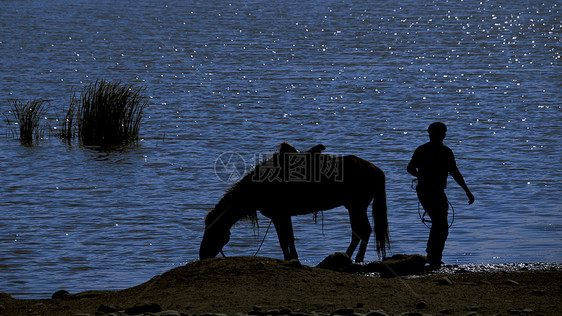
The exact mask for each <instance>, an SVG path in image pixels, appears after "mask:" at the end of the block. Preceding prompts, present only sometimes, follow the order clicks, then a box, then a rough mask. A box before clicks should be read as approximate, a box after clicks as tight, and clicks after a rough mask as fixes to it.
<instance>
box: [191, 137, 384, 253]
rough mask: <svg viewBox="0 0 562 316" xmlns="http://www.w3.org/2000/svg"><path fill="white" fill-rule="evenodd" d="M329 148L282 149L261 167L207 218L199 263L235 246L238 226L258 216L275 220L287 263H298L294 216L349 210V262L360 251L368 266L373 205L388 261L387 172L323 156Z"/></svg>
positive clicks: (353, 158)
mask: <svg viewBox="0 0 562 316" xmlns="http://www.w3.org/2000/svg"><path fill="white" fill-rule="evenodd" d="M324 149H325V147H324V146H323V145H317V146H314V147H313V148H311V149H310V150H308V151H305V152H300V151H297V150H296V149H295V148H294V147H293V146H291V145H290V144H289V143H286V142H285V143H282V144H281V146H280V148H279V152H277V153H274V154H273V155H272V156H271V157H270V158H269V159H266V160H264V161H262V162H261V163H258V164H257V165H256V166H255V168H254V169H253V170H252V171H250V172H249V173H248V174H246V175H245V176H244V177H243V178H242V179H241V180H239V181H238V182H237V183H235V184H234V185H233V186H232V187H231V188H230V189H229V190H227V192H226V193H225V194H224V195H223V197H222V198H221V200H220V201H219V202H218V203H217V205H216V206H215V208H214V209H213V210H211V211H210V212H209V213H208V214H207V217H206V218H205V232H204V235H203V240H202V242H201V247H200V249H199V257H200V258H201V259H205V258H213V257H215V256H217V255H218V254H219V253H220V252H222V248H223V247H224V246H225V245H226V244H227V243H228V241H229V240H230V229H231V227H232V226H233V225H234V224H235V223H236V222H238V221H240V220H242V219H248V220H250V221H252V222H253V223H254V224H255V223H256V222H257V211H259V212H260V213H261V214H263V215H264V216H266V217H268V218H270V219H271V221H272V222H273V224H274V227H275V229H276V231H277V236H278V238H279V243H280V246H281V249H282V250H283V255H284V259H285V260H290V259H298V254H297V251H296V249H295V238H294V235H293V226H292V223H291V216H296V215H303V214H311V213H317V212H319V211H324V210H329V209H333V208H335V207H338V206H342V205H343V206H345V207H346V208H347V210H348V212H349V219H350V223H351V230H352V236H351V243H350V244H349V247H348V249H347V251H346V253H347V255H348V256H349V257H352V256H353V253H354V252H355V249H356V248H357V246H358V245H359V243H361V245H360V246H359V250H358V252H357V255H356V257H355V261H356V262H362V261H363V260H364V257H365V252H366V250H367V243H368V241H369V237H370V235H371V232H372V229H371V225H370V224H369V219H368V216H367V209H368V206H369V204H370V203H371V201H373V220H374V227H375V239H376V248H377V252H378V254H379V256H381V255H382V256H383V257H384V256H385V254H386V248H387V247H389V245H390V242H389V236H388V221H387V214H386V194H385V176H384V173H383V172H382V170H381V169H379V168H378V167H376V166H375V165H373V164H371V163H370V162H368V161H366V160H364V159H361V158H359V157H357V156H354V155H347V156H332V155H326V154H322V153H321V152H322V151H323V150H324Z"/></svg>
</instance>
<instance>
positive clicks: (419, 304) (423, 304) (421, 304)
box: [416, 301, 427, 309]
mask: <svg viewBox="0 0 562 316" xmlns="http://www.w3.org/2000/svg"><path fill="white" fill-rule="evenodd" d="M424 308H427V303H426V302H425V301H419V302H417V303H416V309H424Z"/></svg>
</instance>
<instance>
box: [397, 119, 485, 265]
mask: <svg viewBox="0 0 562 316" xmlns="http://www.w3.org/2000/svg"><path fill="white" fill-rule="evenodd" d="M427 132H428V133H429V142H428V143H425V144H423V145H421V146H419V147H418V148H416V150H415V151H414V154H413V155H412V159H411V160H410V162H409V163H408V167H407V171H408V173H410V174H411V175H413V176H414V177H416V178H417V181H418V185H417V188H416V191H417V195H418V199H419V201H420V203H421V205H422V207H423V209H424V211H425V212H426V213H427V214H428V215H429V217H430V218H431V230H430V232H429V239H428V240H427V248H426V252H427V261H428V263H429V268H430V269H439V268H441V264H442V262H441V257H442V255H443V249H444V248H445V241H446V240H447V236H448V235H449V223H448V220H447V215H448V214H447V213H448V209H449V201H448V200H447V196H446V195H445V188H446V187H447V177H448V175H449V174H451V176H452V177H453V179H454V180H455V181H456V182H457V183H458V184H459V185H460V186H461V188H463V190H464V191H465V193H466V196H467V197H468V204H472V203H474V195H472V193H471V192H470V190H469V189H468V186H467V185H466V183H465V181H464V177H463V176H462V174H461V173H460V171H459V169H458V168H457V163H456V161H455V155H454V154H453V151H452V150H451V149H450V148H449V147H447V146H445V145H443V140H444V139H445V136H446V133H447V126H446V125H445V124H444V123H441V122H435V123H431V124H430V125H429V127H428V129H427Z"/></svg>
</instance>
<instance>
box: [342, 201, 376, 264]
mask: <svg viewBox="0 0 562 316" xmlns="http://www.w3.org/2000/svg"><path fill="white" fill-rule="evenodd" d="M348 211H349V221H350V223H351V243H350V244H349V247H348V248H347V251H346V252H345V253H346V254H347V255H348V256H349V257H350V258H351V257H352V256H353V252H354V251H355V248H357V245H358V244H359V243H360V242H361V245H360V246H359V251H357V256H355V261H356V262H363V260H364V259H365V252H366V251H367V244H368V243H369V237H371V232H372V229H371V224H369V217H368V216H367V208H366V207H349V208H348Z"/></svg>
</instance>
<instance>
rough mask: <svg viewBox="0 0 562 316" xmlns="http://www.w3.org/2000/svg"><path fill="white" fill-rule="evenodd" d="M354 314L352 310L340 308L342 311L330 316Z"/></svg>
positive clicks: (339, 310)
mask: <svg viewBox="0 0 562 316" xmlns="http://www.w3.org/2000/svg"><path fill="white" fill-rule="evenodd" d="M353 312H354V310H353V308H342V309H338V310H336V311H334V312H333V313H332V315H342V316H346V315H350V314H352V313H353Z"/></svg>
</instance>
